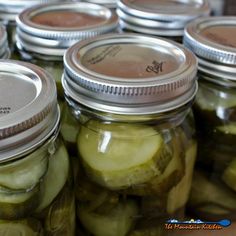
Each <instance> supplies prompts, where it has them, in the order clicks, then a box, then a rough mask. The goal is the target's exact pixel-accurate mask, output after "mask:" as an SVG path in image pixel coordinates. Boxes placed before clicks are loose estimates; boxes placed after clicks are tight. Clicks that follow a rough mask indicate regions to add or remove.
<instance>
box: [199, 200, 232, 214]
mask: <svg viewBox="0 0 236 236" xmlns="http://www.w3.org/2000/svg"><path fill="white" fill-rule="evenodd" d="M197 211H198V212H199V213H200V214H201V213H202V215H203V216H204V215H205V217H206V218H208V217H207V216H211V217H217V216H224V215H229V214H231V212H230V211H229V210H227V209H224V208H222V207H221V206H218V205H215V204H210V203H209V204H208V205H206V206H201V207H198V209H197Z"/></svg>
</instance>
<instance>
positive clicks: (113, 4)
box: [82, 0, 117, 8]
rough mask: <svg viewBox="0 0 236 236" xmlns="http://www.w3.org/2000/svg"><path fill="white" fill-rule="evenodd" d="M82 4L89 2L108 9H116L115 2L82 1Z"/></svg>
mask: <svg viewBox="0 0 236 236" xmlns="http://www.w3.org/2000/svg"><path fill="white" fill-rule="evenodd" d="M82 2H91V3H95V4H101V5H103V6H105V7H108V8H116V2H117V0H82Z"/></svg>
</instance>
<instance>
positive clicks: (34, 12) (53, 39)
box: [16, 2, 118, 97]
mask: <svg viewBox="0 0 236 236" xmlns="http://www.w3.org/2000/svg"><path fill="white" fill-rule="evenodd" d="M16 22H17V37H16V45H17V48H18V52H19V54H20V57H21V60H25V61H31V62H33V63H34V64H36V65H39V66H41V67H42V68H44V69H46V70H47V71H49V72H50V73H51V74H52V75H53V76H54V78H55V79H56V83H57V89H58V95H59V97H63V90H62V87H61V75H62V71H63V55H64V52H65V50H66V49H67V48H68V47H70V46H71V45H72V44H74V43H76V42H78V41H80V40H82V39H85V38H89V37H93V36H95V35H98V34H105V33H107V32H111V31H113V30H114V29H115V28H116V27H117V24H118V19H117V16H116V15H114V14H113V13H112V12H111V10H110V9H108V8H105V7H103V6H100V5H96V4H91V3H82V2H78V3H75V2H71V3H53V4H45V5H37V6H35V7H32V8H28V9H26V10H24V11H23V12H22V13H21V14H19V15H18V17H17V18H16Z"/></svg>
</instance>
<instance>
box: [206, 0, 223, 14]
mask: <svg viewBox="0 0 236 236" xmlns="http://www.w3.org/2000/svg"><path fill="white" fill-rule="evenodd" d="M208 1H209V2H210V6H211V9H212V10H211V13H212V15H214V16H221V15H223V14H224V4H225V2H224V0H208Z"/></svg>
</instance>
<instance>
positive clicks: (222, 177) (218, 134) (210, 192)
mask: <svg viewBox="0 0 236 236" xmlns="http://www.w3.org/2000/svg"><path fill="white" fill-rule="evenodd" d="M235 20H236V18H235V17H232V18H231V17H228V16H223V17H202V18H201V19H199V20H193V21H192V22H191V23H190V24H188V25H187V26H186V28H185V33H184V40H183V42H184V45H185V46H186V47H187V48H189V49H190V50H191V51H192V52H194V53H195V55H196V56H197V57H198V62H199V64H198V78H199V79H198V81H199V89H198V92H197V94H196V99H195V102H194V104H193V112H194V116H195V120H196V133H197V140H198V150H197V158H196V165H195V174H194V177H193V184H192V187H191V193H190V198H189V202H188V208H189V213H190V214H192V215H191V217H192V218H197V217H198V218H200V219H204V220H207V221H219V220H222V219H230V220H231V221H235V220H236V217H235V216H236V207H235V206H236V205H235V204H236V202H235V201H236V192H235V191H236V184H235V181H236V162H235V158H236V149H235V144H236V93H235V88H236V83H235V76H236V73H235V72H236V71H235V65H236V64H235V55H234V52H235V46H236V44H235V37H231V35H234V32H235V29H236V24H235ZM229 25H230V27H229Z"/></svg>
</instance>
